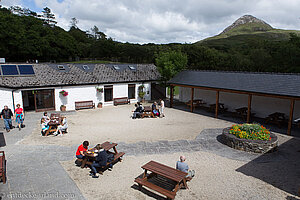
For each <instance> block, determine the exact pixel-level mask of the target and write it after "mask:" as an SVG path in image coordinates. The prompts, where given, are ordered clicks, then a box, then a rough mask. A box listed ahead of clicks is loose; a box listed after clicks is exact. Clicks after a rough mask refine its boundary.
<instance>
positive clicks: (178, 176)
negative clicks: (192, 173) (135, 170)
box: [135, 160, 188, 199]
mask: <svg viewBox="0 0 300 200" xmlns="http://www.w3.org/2000/svg"><path fill="white" fill-rule="evenodd" d="M142 169H144V170H145V171H144V173H143V176H142V178H136V179H135V182H136V183H138V184H139V189H140V190H141V189H142V186H146V187H148V188H150V189H152V190H155V191H157V192H159V193H161V194H162V195H165V196H166V197H167V198H169V199H174V198H175V196H176V192H177V191H178V189H179V188H180V187H181V186H184V187H185V188H186V189H188V186H187V183H186V176H187V175H188V174H187V173H185V172H182V171H180V170H177V169H174V168H172V167H169V166H166V165H163V164H160V163H158V162H155V161H153V160H152V161H150V162H148V163H147V164H145V165H143V166H142ZM148 171H150V172H151V173H150V174H148V173H147V172H148ZM157 176H162V177H164V178H167V179H169V180H171V181H173V182H174V183H175V187H174V189H173V190H167V189H165V188H162V187H160V186H158V185H156V184H154V183H152V182H149V180H151V178H153V177H157Z"/></svg>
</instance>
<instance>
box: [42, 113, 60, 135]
mask: <svg viewBox="0 0 300 200" xmlns="http://www.w3.org/2000/svg"><path fill="white" fill-rule="evenodd" d="M58 116H59V117H58ZM61 121H62V118H61V117H60V115H52V114H51V117H50V122H49V123H48V125H49V129H48V130H47V131H46V133H45V136H48V135H49V134H52V133H54V132H56V130H57V127H58V126H59V125H60V124H61Z"/></svg>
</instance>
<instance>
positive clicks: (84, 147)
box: [76, 141, 89, 159]
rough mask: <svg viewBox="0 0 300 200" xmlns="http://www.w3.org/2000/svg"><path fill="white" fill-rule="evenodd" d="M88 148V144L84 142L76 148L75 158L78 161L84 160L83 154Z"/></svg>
mask: <svg viewBox="0 0 300 200" xmlns="http://www.w3.org/2000/svg"><path fill="white" fill-rule="evenodd" d="M88 148H89V142H88V141H84V142H83V143H82V144H81V145H80V146H79V147H78V148H77V151H76V158H78V159H84V158H85V155H84V152H86V151H87V150H88Z"/></svg>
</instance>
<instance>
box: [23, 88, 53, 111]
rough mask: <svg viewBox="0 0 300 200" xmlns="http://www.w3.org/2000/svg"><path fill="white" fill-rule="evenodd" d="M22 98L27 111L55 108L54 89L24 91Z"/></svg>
mask: <svg viewBox="0 0 300 200" xmlns="http://www.w3.org/2000/svg"><path fill="white" fill-rule="evenodd" d="M22 98H23V107H24V110H25V111H32V110H35V111H45V110H55V101H54V99H55V98H54V90H53V89H51V90H28V91H22Z"/></svg>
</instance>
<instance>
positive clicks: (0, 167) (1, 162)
mask: <svg viewBox="0 0 300 200" xmlns="http://www.w3.org/2000/svg"><path fill="white" fill-rule="evenodd" d="M0 179H1V180H2V182H3V184H5V183H6V160H5V153H4V151H0Z"/></svg>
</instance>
